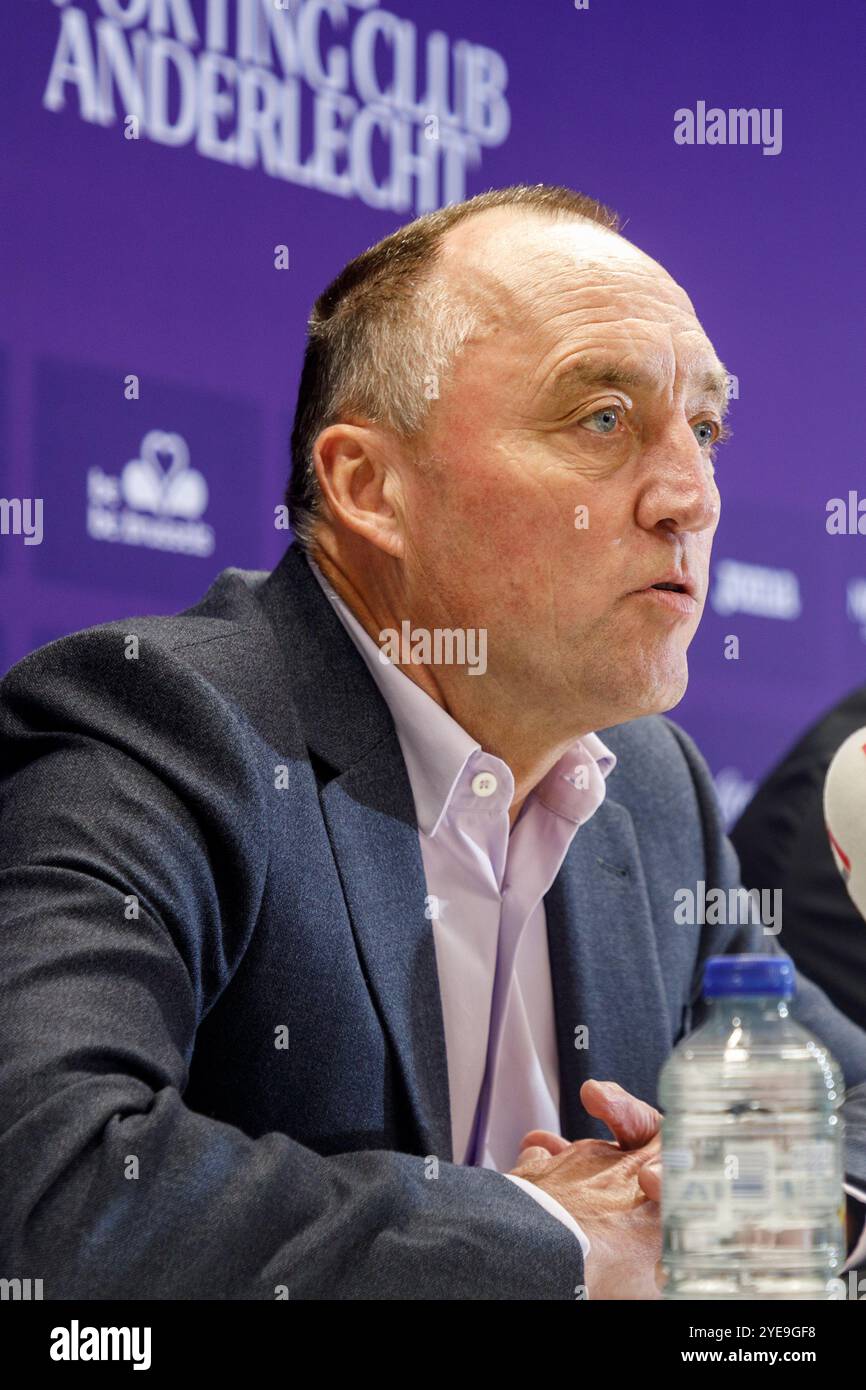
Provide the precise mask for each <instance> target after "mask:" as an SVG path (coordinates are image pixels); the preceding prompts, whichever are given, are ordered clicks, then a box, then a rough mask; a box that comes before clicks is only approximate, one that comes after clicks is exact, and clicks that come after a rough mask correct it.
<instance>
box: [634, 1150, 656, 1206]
mask: <svg viewBox="0 0 866 1390" xmlns="http://www.w3.org/2000/svg"><path fill="white" fill-rule="evenodd" d="M637 1180H638V1182H639V1184H640V1186H641V1188H642V1189H643V1191H644V1192H645V1193H646V1195H647V1196H648V1197H649V1198H650V1199H651V1200H652V1201H653V1202H660V1201H661V1199H662V1165H661V1163H660V1162H659V1160H658V1159H653V1160H652V1161H651V1162H650V1163H644V1164H643V1165H642V1166H641V1167H640V1168H639V1169H638V1173H637Z"/></svg>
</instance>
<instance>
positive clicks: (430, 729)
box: [307, 555, 617, 835]
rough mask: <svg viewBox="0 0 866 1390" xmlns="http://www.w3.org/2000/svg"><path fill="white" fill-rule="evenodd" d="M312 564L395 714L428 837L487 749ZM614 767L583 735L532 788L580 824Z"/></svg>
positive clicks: (600, 746) (610, 756)
mask: <svg viewBox="0 0 866 1390" xmlns="http://www.w3.org/2000/svg"><path fill="white" fill-rule="evenodd" d="M307 561H308V564H309V566H310V569H311V570H312V571H313V574H314V575H315V576H316V579H317V580H318V582H319V584H320V586H321V588H322V590H323V592H324V593H325V595H326V597H327V598H328V600H329V601H330V603H331V605H332V606H333V608H334V611H335V612H336V614H337V617H338V618H339V619H340V621H341V622H342V624H343V626H344V628H345V629H346V631H347V632H348V634H349V636H350V637H351V639H352V641H353V642H354V644H355V646H356V647H357V649H358V652H359V653H360V655H361V656H362V657H363V659H364V662H365V663H366V666H367V669H368V671H369V672H370V675H371V676H372V677H373V680H374V681H375V682H376V685H377V687H378V689H379V693H380V694H381V696H382V698H383V699H384V701H385V703H386V704H387V706H388V708H389V710H390V712H391V717H392V719H393V720H394V727H395V729H396V731H397V738H398V739H399V741H400V748H401V750H402V753H403V759H404V761H405V763H406V772H407V774H408V777H409V785H410V787H411V788H412V796H413V799H414V801H415V814H416V816H417V818H418V828H419V829H420V830H421V831H423V833H424V834H426V835H435V834H436V831H437V829H438V827H439V825H440V824H441V821H442V818H443V817H444V815H445V813H446V811H447V810H448V807H449V804H450V802H451V799H452V797H453V795H454V792H455V790H456V788H457V786H458V784H459V782H460V781H461V776H462V774H463V772H464V770H465V769H466V766H467V764H468V763H469V762H470V760H473V761H474V760H475V759H474V755H475V754H477V753H480V752H481V745H480V744H479V743H477V742H476V741H475V739H473V738H472V737H471V736H470V735H469V734H468V733H467V732H466V730H465V729H463V728H461V726H460V725H459V724H458V723H457V721H456V719H452V717H451V715H450V714H449V713H448V711H447V710H444V709H443V708H442V706H441V705H439V704H437V703H436V701H435V700H434V699H433V698H432V696H430V695H428V694H427V692H426V691H425V690H422V689H421V687H420V685H416V683H415V681H413V680H411V679H410V677H409V676H407V675H405V674H404V672H403V671H401V670H400V668H399V667H398V666H394V665H392V663H391V662H390V661H388V660H387V659H386V658H385V657H384V654H383V652H382V651H381V649H380V648H379V647H377V645H376V643H375V642H374V641H373V639H372V637H371V636H370V634H369V633H368V632H367V631H366V630H365V629H364V628H363V627H362V625H361V624H360V623H359V621H358V619H357V618H356V617H355V615H354V613H353V612H352V610H351V609H350V608H349V606H348V604H347V603H345V602H344V600H343V599H341V598H340V596H339V594H338V593H337V592H336V591H335V590H334V589H333V587H332V586H331V585H330V584H329V583H328V581H327V579H326V578H325V576H324V575H323V574H322V571H321V570H320V569H319V567H318V565H317V564H316V563H315V561H314V560H313V559H311V557H310V556H309V555H308V556H307ZM486 761H492V759H491V755H489V754H488V755H486ZM496 761H498V760H496ZM616 763H617V759H616V755H615V754H614V753H612V752H611V750H610V749H609V748H607V747H606V746H605V744H604V743H602V741H601V739H600V738H599V737H598V735H597V734H595V733H587V734H584V735H583V737H582V738H579V739H577V740H576V741H575V743H574V744H573V745H572V746H571V748H569V749H568V750H567V751H566V753H565V754H564V755H563V756H562V757H561V758H560V759H559V761H558V762H557V763H556V764H555V766H554V767H552V768H551V769H550V771H549V772H548V773H547V775H546V776H545V777H544V778H543V779H542V780H541V782H540V783H539V784H538V786H537V787H535V788H534V791H533V795H534V796H535V797H536V799H537V800H538V801H540V802H541V803H542V805H544V806H546V807H547V809H548V810H549V811H553V812H554V813H555V814H556V815H560V816H564V817H565V818H566V819H567V820H571V821H574V822H575V824H577V825H582V824H583V823H584V822H585V821H586V820H588V819H589V817H590V816H591V815H592V814H594V812H595V811H596V810H597V809H598V807H599V806H600V805H601V802H602V801H603V800H604V795H605V780H606V778H607V777H608V775H609V774H610V773H611V772H612V771H613V769H614V768H615V767H616ZM502 766H503V767H505V764H502ZM509 771H510V770H509Z"/></svg>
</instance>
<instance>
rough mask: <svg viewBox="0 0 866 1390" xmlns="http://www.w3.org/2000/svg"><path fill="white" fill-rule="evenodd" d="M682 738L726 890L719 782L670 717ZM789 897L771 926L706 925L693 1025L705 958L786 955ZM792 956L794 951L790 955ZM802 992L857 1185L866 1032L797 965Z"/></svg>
mask: <svg viewBox="0 0 866 1390" xmlns="http://www.w3.org/2000/svg"><path fill="white" fill-rule="evenodd" d="M667 722H668V723H669V725H670V728H671V729H672V730H673V732H674V735H675V737H676V738H677V740H678V742H679V744H680V747H681V748H682V751H683V754H684V756H685V758H686V761H687V763H688V766H689V770H690V773H691V776H692V780H693V783H694V787H695V794H696V797H697V802H698V807H699V811H700V815H701V819H702V821H703V829H704V843H705V847H706V884H707V891H709V889H710V888H711V887H713V888H715V887H718V888H721V889H722V890H723V891H727V890H729V889H737V888H740V887H741V880H740V866H739V861H738V859H737V854H736V851H735V850H734V847H733V845H732V844H731V842H730V840H729V839H728V837H727V835H726V834H725V830H724V826H723V823H722V818H721V811H720V808H719V803H718V799H717V797H716V792H715V787H714V785H713V780H712V777H711V775H710V771H709V768H708V767H707V765H706V762H705V761H704V758H703V757H702V755H701V753H700V752H699V751H698V749H697V747H696V745H695V743H694V741H693V740H692V739H691V738H690V737H689V735H688V734H686V733H685V732H684V730H682V729H681V728H679V726H678V725H676V724H674V723H673V722H672V721H670V720H669V721H667ZM784 920H785V919H784V902H783V903H782V927H781V931H777V930H776V926H775V924H774V925H773V926H772V929H771V930H770V931H767V930H765V928H764V926H763V925H762V924H761V923H757V924H753V925H739V926H737V925H734V926H731V925H719V926H712V925H704V927H703V929H702V933H701V945H700V951H699V955H698V960H697V965H696V969H695V973H694V977H693V980H692V1015H691V1024H692V1026H693V1027H695V1026H697V1024H698V1023H699V1022H700V1021H701V1019H702V1018H703V1016H704V1012H705V1011H704V1008H703V1005H702V1002H701V989H702V983H703V973H704V964H705V962H706V960H707V957H708V956H712V955H724V954H728V953H731V954H735V953H738V952H745V951H758V952H761V953H764V954H777V953H778V954H780V955H787V952H786V951H785V950H784V948H783V946H782V945H781V944H780V942H784V937H785V929H784ZM789 958H790V957H789ZM795 976H796V988H797V994H796V998H795V1000H794V1002H793V1005H792V1010H791V1011H792V1014H793V1015H794V1017H795V1018H796V1019H797V1021H798V1022H799V1023H800V1024H802V1026H803V1027H804V1028H806V1029H807V1030H808V1031H809V1032H810V1033H812V1034H813V1035H814V1037H816V1038H817V1039H818V1040H819V1041H820V1042H822V1043H824V1045H825V1046H826V1047H828V1048H829V1049H830V1052H831V1053H832V1054H833V1056H834V1057H835V1058H836V1061H837V1062H838V1063H839V1066H840V1067H841V1069H842V1072H843V1075H844V1078H845V1086H846V1096H845V1102H844V1104H843V1106H842V1115H843V1117H844V1119H845V1148H846V1164H845V1166H846V1170H847V1175H848V1180H849V1182H853V1183H854V1184H855V1185H857V1186H858V1187H863V1186H864V1180H866V1086H864V1084H863V1083H864V1082H866V1032H864V1030H863V1029H862V1028H860V1027H858V1025H857V1024H856V1023H853V1022H852V1021H851V1019H849V1018H848V1017H847V1016H846V1015H845V1014H844V1013H842V1011H841V1010H840V1009H837V1008H836V1006H835V1004H833V1003H831V1001H830V1000H829V999H828V997H827V995H826V994H825V993H824V991H823V990H822V989H819V987H818V986H817V985H816V984H814V983H813V981H812V980H810V979H809V978H808V977H807V976H805V975H804V974H803V973H802V972H801V971H799V970H796V969H795Z"/></svg>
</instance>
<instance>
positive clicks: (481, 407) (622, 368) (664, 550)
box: [403, 209, 724, 728]
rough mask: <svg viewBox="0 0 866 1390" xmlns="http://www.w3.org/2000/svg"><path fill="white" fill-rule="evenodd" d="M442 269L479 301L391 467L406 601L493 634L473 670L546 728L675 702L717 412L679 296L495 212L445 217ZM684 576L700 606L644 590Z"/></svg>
mask: <svg viewBox="0 0 866 1390" xmlns="http://www.w3.org/2000/svg"><path fill="white" fill-rule="evenodd" d="M443 265H444V269H445V273H446V274H447V275H448V276H449V277H453V282H454V284H455V285H456V286H457V287H458V288H460V287H462V288H463V289H464V290H469V291H474V292H475V293H476V294H478V295H480V296H481V297H482V298H483V299H484V301H485V303H492V305H493V309H492V313H491V317H490V319H489V321H488V322H487V324H486V325H485V328H484V329H483V330H482V332H481V333H479V335H478V336H477V337H476V338H475V339H473V341H472V342H471V343H469V344H468V345H467V346H466V348H465V349H464V350H463V352H462V353H461V354H460V355H459V357H458V358H457V359H456V362H455V366H454V370H453V374H450V375H449V376H448V379H447V381H446V382H445V383H443V386H442V389H441V399H440V400H438V401H437V402H436V403H435V405H434V407H433V409H432V411H431V415H430V425H429V430H428V431H427V434H426V437H425V440H424V442H423V444H422V446H421V449H420V461H419V463H418V464H416V465H415V466H414V467H412V468H407V469H406V470H405V472H404V475H403V479H404V481H403V487H404V499H405V500H404V506H405V519H406V526H407V551H406V563H405V567H404V573H405V577H406V582H407V585H408V595H407V597H408V599H409V610H408V611H409V612H411V613H412V616H413V619H414V620H415V621H416V622H420V621H424V622H425V623H426V624H427V625H429V626H463V627H484V628H486V629H487V634H488V637H487V644H488V649H487V660H488V674H487V677H486V679H487V680H488V681H493V682H495V683H496V684H497V685H498V686H500V687H501V688H502V693H503V694H509V693H510V694H511V695H512V696H513V695H514V694H515V693H516V692H521V691H522V692H524V695H525V698H526V699H527V700H530V701H531V702H532V703H533V704H535V703H536V702H542V701H543V706H542V707H543V708H545V709H546V711H547V714H548V716H549V717H550V719H551V720H552V721H557V722H560V721H562V720H563V719H564V720H566V722H567V720H568V712H569V710H571V711H574V710H576V709H579V710H580V711H581V718H582V720H583V722H584V723H585V725H586V727H587V728H593V727H596V728H602V727H605V726H606V725H611V724H616V723H621V722H623V721H624V720H626V719H629V718H634V717H636V716H638V715H641V714H647V713H651V712H655V711H660V710H665V709H670V708H671V707H672V706H673V705H675V704H676V703H677V701H678V700H679V699H680V698H681V697H682V695H683V693H684V691H685V688H686V684H687V679H688V667H687V660H686V650H687V648H688V645H689V643H690V641H691V639H692V637H693V635H694V632H695V629H696V628H697V625H698V622H699V620H700V616H701V612H702V610H703V604H704V600H705V597H706V592H707V583H708V568H709V557H710V548H711V544H712V538H713V534H714V531H715V529H716V526H717V524H718V516H719V494H718V490H717V488H716V485H715V482H714V481H713V466H712V462H711V459H710V452H711V446H712V444H713V443H714V442H715V439H716V437H717V435H718V433H719V427H720V424H721V418H722V413H723V410H724V368H723V367H722V365H721V363H720V362H719V360H718V358H717V357H716V354H715V352H714V351H713V348H712V346H711V344H710V342H709V340H708V339H707V337H706V335H705V334H704V332H703V329H702V328H701V326H700V324H699V322H698V320H697V318H696V317H695V313H694V310H693V308H692V306H691V303H690V302H689V299H688V297H687V296H686V294H685V293H684V292H683V290H681V289H680V288H679V286H678V285H676V283H675V282H674V281H673V280H672V279H671V278H670V276H668V275H667V273H666V272H665V271H664V270H663V269H662V268H661V267H660V266H659V265H658V264H657V263H656V262H654V261H652V260H651V259H650V258H649V257H647V256H645V255H644V254H643V253H642V252H639V251H638V250H637V249H636V248H634V247H632V246H631V245H630V244H629V243H627V242H623V241H621V240H618V239H617V238H615V237H612V236H610V235H607V234H605V233H604V232H603V231H601V230H600V229H597V228H595V227H585V226H582V225H581V224H579V223H552V222H547V221H543V220H541V219H539V218H536V217H528V216H526V215H522V214H519V213H515V212H514V211H512V210H509V209H496V210H494V211H490V212H487V213H485V214H482V215H479V216H478V217H477V218H474V219H472V220H470V221H468V222H466V223H464V224H462V225H460V226H458V227H456V228H454V229H453V230H452V231H451V232H450V233H449V234H448V237H447V239H446V243H445V247H444V258H443ZM713 377H715V379H716V380H715V389H713V388H712V385H711V379H712V378H713ZM581 509H585V510H581ZM576 523H577V524H576ZM683 573H685V574H686V575H687V576H688V580H689V581H690V583H691V585H692V586H693V592H694V598H693V599H689V598H688V596H687V595H686V596H679V597H677V596H676V595H668V596H667V598H663V597H660V595H659V593H658V591H653V590H652V589H649V587H648V586H650V585H652V584H653V583H655V582H657V581H662V580H665V579H667V578H670V577H672V576H675V575H682V574H683Z"/></svg>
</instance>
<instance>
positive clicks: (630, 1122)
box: [580, 1081, 662, 1149]
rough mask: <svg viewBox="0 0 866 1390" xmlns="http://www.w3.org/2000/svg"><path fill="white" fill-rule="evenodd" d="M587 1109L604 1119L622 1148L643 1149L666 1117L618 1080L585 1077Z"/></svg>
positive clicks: (582, 1092)
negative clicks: (586, 1078)
mask: <svg viewBox="0 0 866 1390" xmlns="http://www.w3.org/2000/svg"><path fill="white" fill-rule="evenodd" d="M580 1099H581V1101H582V1103H583V1107H584V1109H585V1110H586V1111H587V1112H588V1113H589V1114H590V1115H593V1116H594V1117H595V1118H596V1119H597V1120H603V1121H604V1123H605V1124H606V1125H607V1127H608V1129H609V1130H610V1131H611V1133H612V1134H613V1136H614V1138H615V1139H616V1141H617V1143H618V1144H619V1146H620V1148H621V1149H641V1148H643V1146H644V1144H648V1143H649V1141H650V1139H652V1137H653V1135H655V1134H657V1133H658V1132H659V1129H660V1127H661V1120H662V1117H661V1115H660V1114H659V1112H658V1110H656V1109H654V1108H653V1106H651V1105H648V1104H647V1102H646V1101H645V1100H638V1098H637V1096H632V1095H630V1094H629V1092H628V1091H624V1090H623V1088H622V1086H618V1085H617V1083H616V1082H615V1081H584V1083H583V1085H582V1086H581V1088H580Z"/></svg>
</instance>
